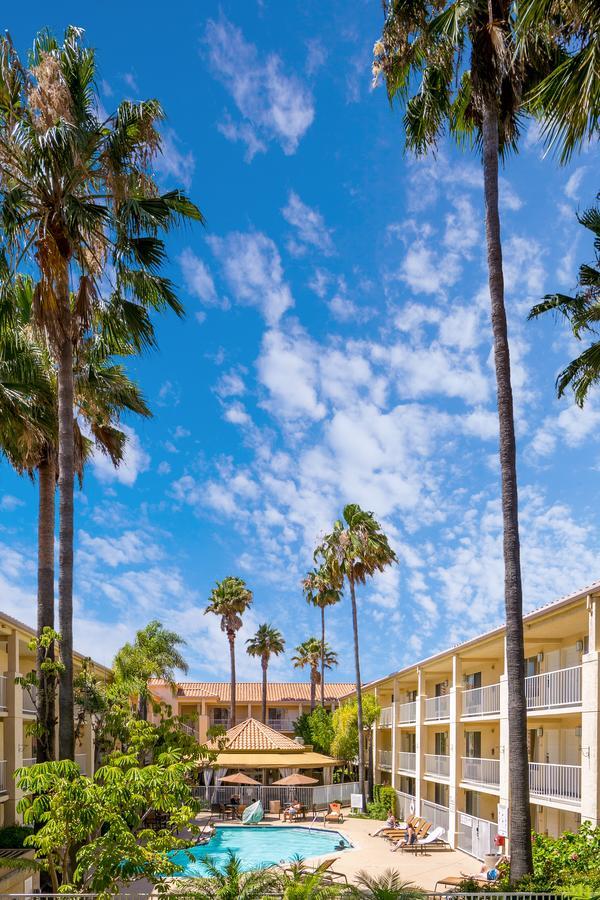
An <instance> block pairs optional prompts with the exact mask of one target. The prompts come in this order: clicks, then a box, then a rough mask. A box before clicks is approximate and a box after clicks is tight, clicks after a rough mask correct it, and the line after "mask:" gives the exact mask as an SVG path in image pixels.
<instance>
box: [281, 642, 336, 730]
mask: <svg viewBox="0 0 600 900" xmlns="http://www.w3.org/2000/svg"><path fill="white" fill-rule="evenodd" d="M292 662H293V663H294V668H295V669H304V668H305V666H308V667H309V668H310V711H311V712H313V711H314V708H315V706H316V701H317V685H318V684H319V682H320V681H321V673H320V672H319V667H320V666H321V665H324V667H325V668H326V669H331V668H332V667H333V666H337V663H338V659H337V653H335V651H333V650H332V649H331V647H330V646H329V645H328V644H325V646H323V644H322V643H321V641H320V640H319V639H318V638H316V637H309V638H307V639H306V640H305V641H302V643H301V644H298V646H297V647H296V655H295V656H292Z"/></svg>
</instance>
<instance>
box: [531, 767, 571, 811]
mask: <svg viewBox="0 0 600 900" xmlns="http://www.w3.org/2000/svg"><path fill="white" fill-rule="evenodd" d="M529 793H530V795H531V796H532V797H543V798H544V799H546V800H568V801H570V802H571V803H576V804H579V803H580V802H581V766H563V765H560V764H557V763H536V762H530V763H529Z"/></svg>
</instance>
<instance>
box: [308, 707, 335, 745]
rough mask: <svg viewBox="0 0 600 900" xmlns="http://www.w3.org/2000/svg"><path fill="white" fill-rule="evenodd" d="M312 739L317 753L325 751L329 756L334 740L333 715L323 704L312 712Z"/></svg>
mask: <svg viewBox="0 0 600 900" xmlns="http://www.w3.org/2000/svg"><path fill="white" fill-rule="evenodd" d="M308 722H309V728H310V741H309V742H308V743H310V744H312V745H313V747H314V749H315V750H316V751H317V753H325V755H326V756H329V752H330V750H331V742H332V741H333V736H334V730H333V715H332V713H330V712H329V710H327V709H325V708H324V707H323V706H317V707H316V709H315V710H314V711H313V712H312V713H311V714H310V716H309V719H308Z"/></svg>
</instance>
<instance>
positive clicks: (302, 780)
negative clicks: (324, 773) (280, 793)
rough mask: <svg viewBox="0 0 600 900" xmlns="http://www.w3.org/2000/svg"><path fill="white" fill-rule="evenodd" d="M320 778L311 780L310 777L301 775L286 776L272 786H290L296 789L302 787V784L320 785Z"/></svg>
mask: <svg viewBox="0 0 600 900" xmlns="http://www.w3.org/2000/svg"><path fill="white" fill-rule="evenodd" d="M318 783H319V779H318V778H311V777H310V775H300V774H299V773H297V774H296V775H286V776H285V778H280V779H279V781H274V782H273V784H272V785H271V786H272V787H275V786H276V785H289V786H290V787H291V786H294V787H300V785H301V784H318Z"/></svg>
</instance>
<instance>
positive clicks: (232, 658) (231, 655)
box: [227, 632, 236, 728]
mask: <svg viewBox="0 0 600 900" xmlns="http://www.w3.org/2000/svg"><path fill="white" fill-rule="evenodd" d="M227 637H228V638H229V661H230V666H231V702H230V709H229V718H230V720H231V721H230V723H229V727H230V728H233V726H234V725H235V700H236V696H235V694H236V683H235V632H233V633H230V634H228V635H227Z"/></svg>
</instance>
